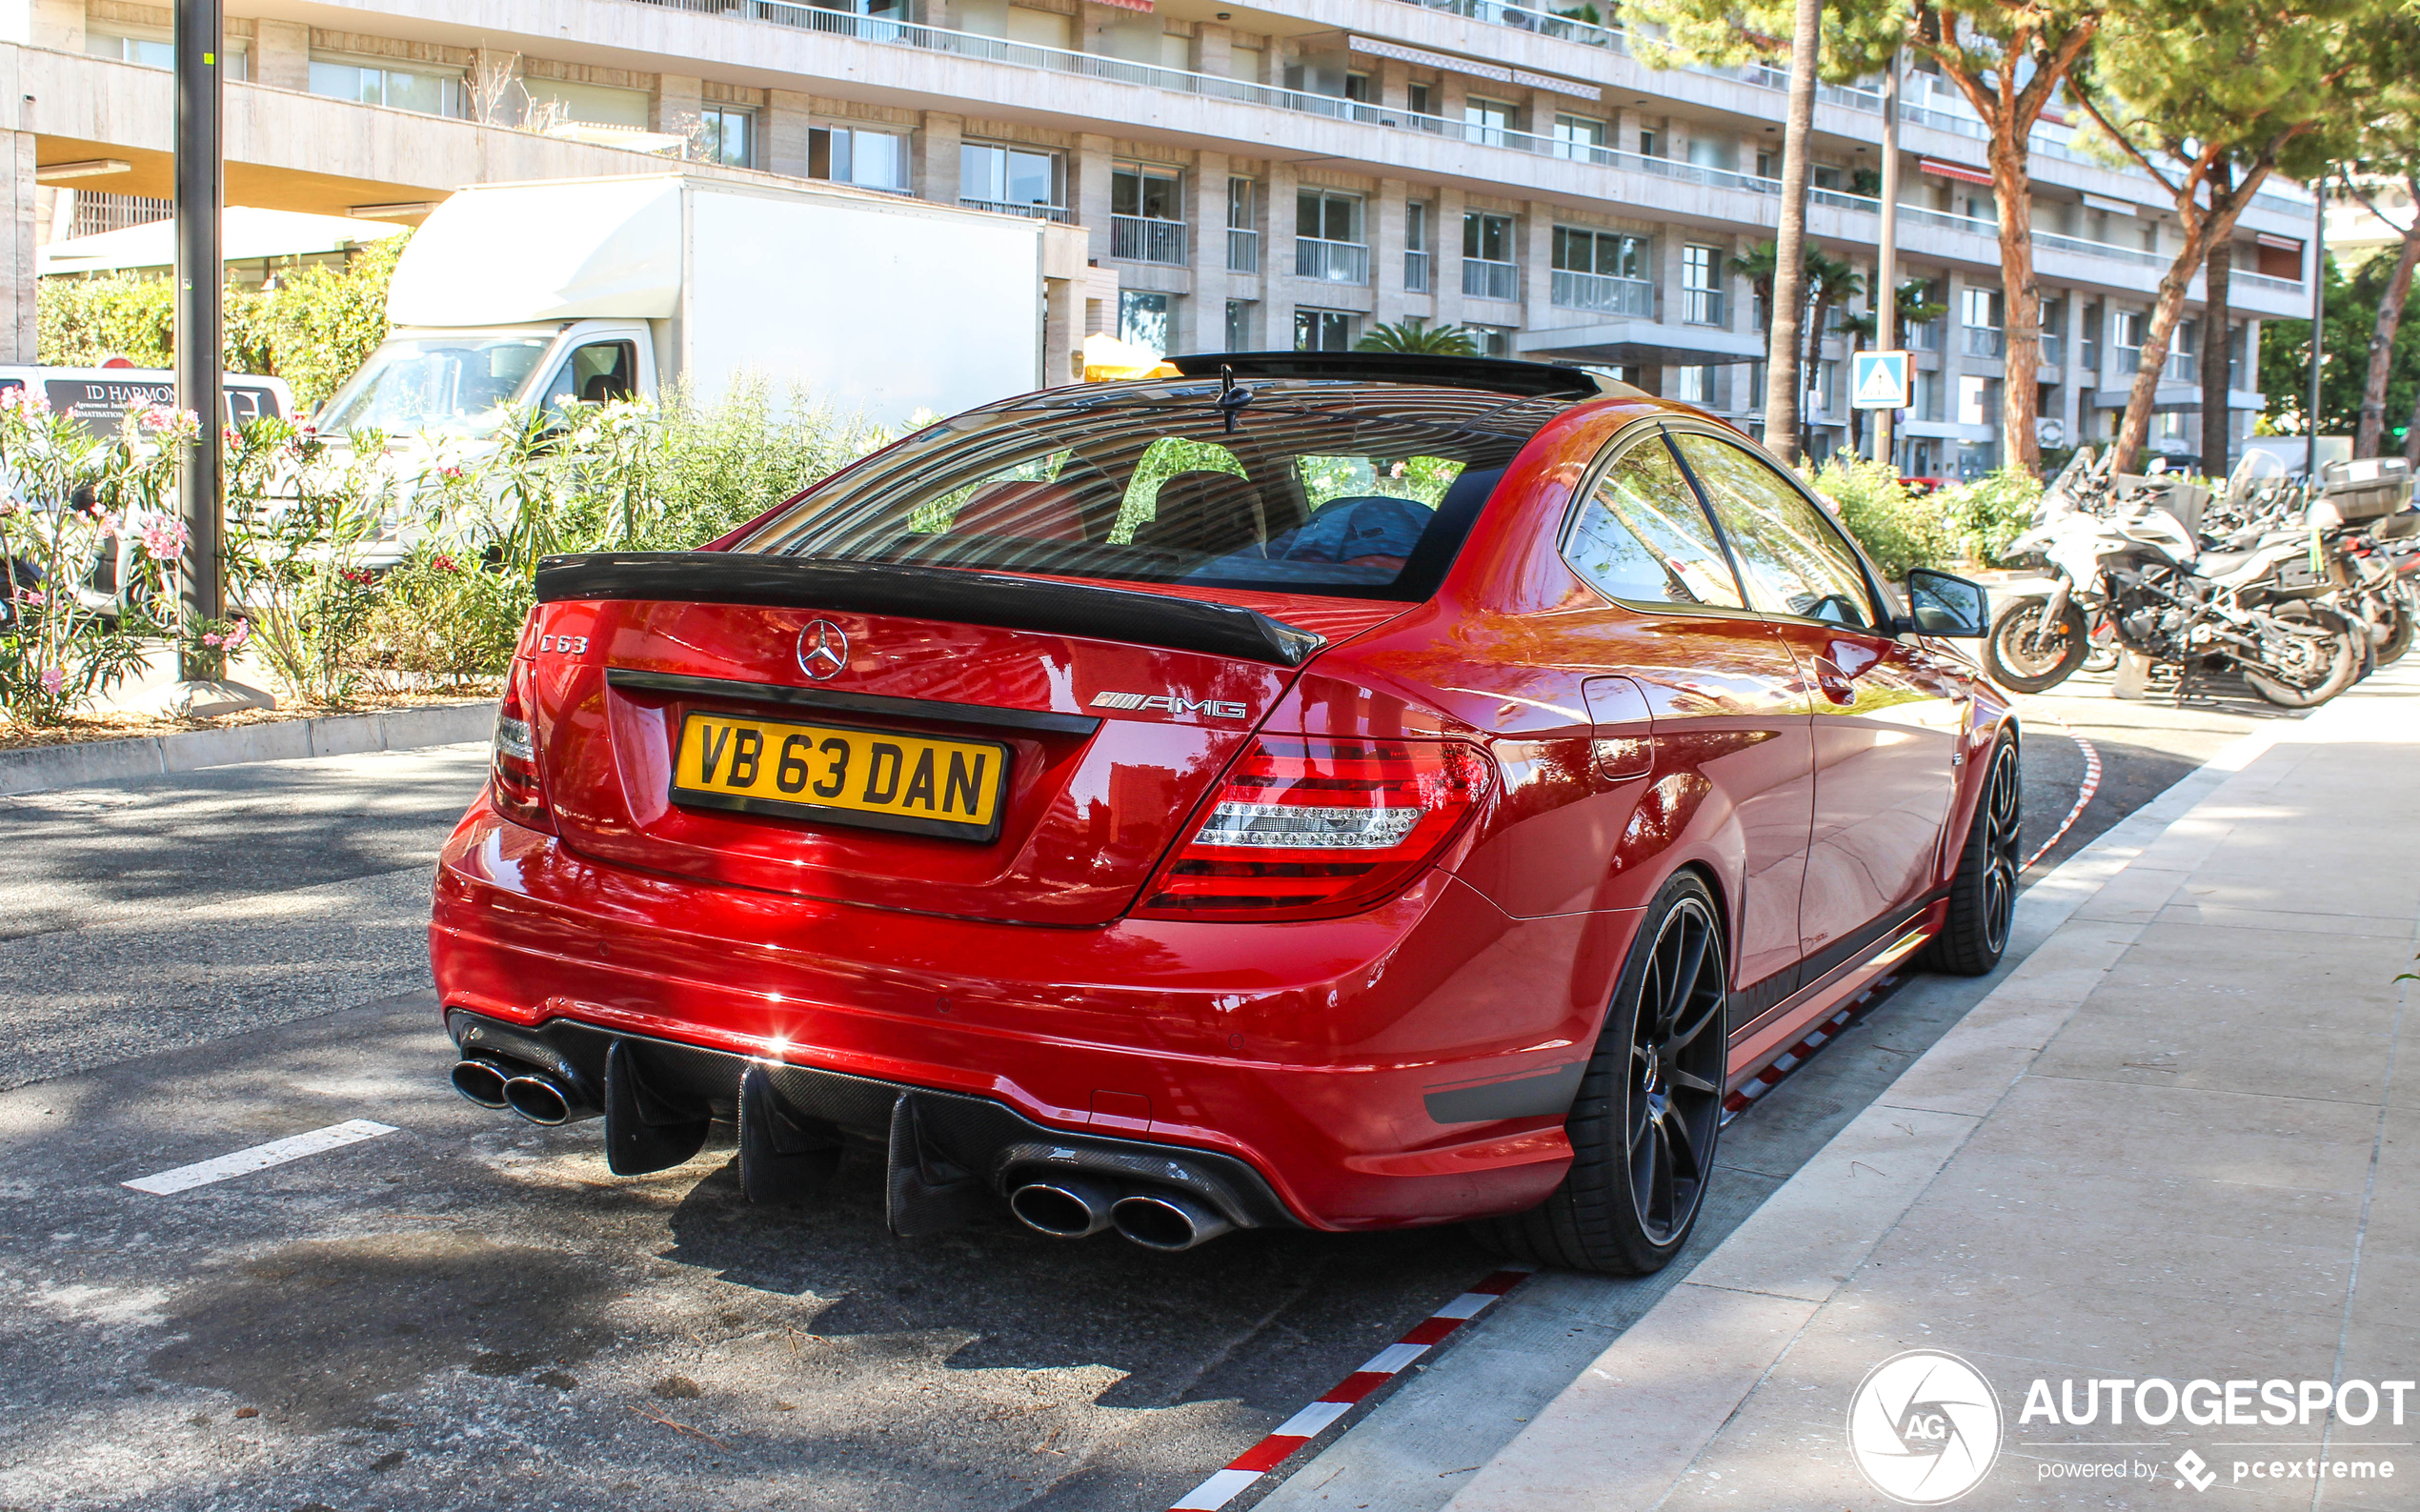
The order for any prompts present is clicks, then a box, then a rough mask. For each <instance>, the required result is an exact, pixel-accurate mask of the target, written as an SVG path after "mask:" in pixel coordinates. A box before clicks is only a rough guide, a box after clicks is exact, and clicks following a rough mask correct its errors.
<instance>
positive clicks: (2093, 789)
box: [2017, 714, 2101, 872]
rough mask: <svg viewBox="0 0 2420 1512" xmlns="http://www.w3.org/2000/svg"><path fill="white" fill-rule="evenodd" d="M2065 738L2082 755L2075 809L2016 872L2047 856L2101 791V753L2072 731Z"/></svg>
mask: <svg viewBox="0 0 2420 1512" xmlns="http://www.w3.org/2000/svg"><path fill="white" fill-rule="evenodd" d="M2049 717H2050V722H2051V723H2052V724H2055V725H2058V727H2059V728H2060V729H2062V730H2067V725H2066V724H2065V723H2064V722H2063V721H2061V719H2060V718H2059V716H2057V715H2055V714H2054V715H2052V716H2049ZM2067 738H2068V739H2070V740H2072V741H2074V742H2075V744H2076V749H2077V750H2079V751H2082V752H2083V753H2084V785H2083V786H2082V787H2080V788H2078V789H2076V791H2075V807H2073V808H2071V809H2069V810H2067V817H2066V818H2064V819H2061V820H2060V821H2059V827H2058V828H2057V829H2055V830H2052V831H2051V832H2050V837H2049V838H2048V839H2047V840H2044V841H2043V842H2042V848H2041V849H2040V850H2037V851H2035V852H2034V853H2033V854H2032V855H2031V856H2028V857H2026V858H2025V865H2023V866H2020V867H2018V868H2017V870H2018V871H2021V872H2023V871H2029V870H2031V869H2032V866H2033V863H2034V862H2036V861H2038V860H2040V859H2042V858H2043V857H2046V856H2047V855H2049V854H2050V847H2051V846H2053V845H2056V844H2058V843H2059V841H2060V839H2061V838H2062V837H2064V836H2066V834H2067V831H2069V830H2071V829H2074V828H2075V821H2076V820H2078V819H2080V818H2082V817H2084V810H2085V808H2086V806H2087V805H2088V804H2090V803H2091V801H2092V795H2093V794H2095V793H2098V792H2100V791H2101V753H2100V752H2098V751H2095V750H2093V749H2092V742H2091V741H2089V740H2087V739H2086V738H2084V736H2080V735H2078V734H2076V733H2075V732H2074V731H2072V730H2067Z"/></svg>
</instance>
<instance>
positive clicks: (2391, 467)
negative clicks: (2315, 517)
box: [2319, 456, 2411, 525]
mask: <svg viewBox="0 0 2420 1512" xmlns="http://www.w3.org/2000/svg"><path fill="white" fill-rule="evenodd" d="M2319 478H2320V490H2319V496H2320V497H2321V498H2324V499H2326V500H2327V501H2328V502H2329V504H2332V505H2334V506H2335V509H2336V513H2337V514H2341V515H2343V516H2344V520H2345V523H2346V524H2348V525H2356V524H2359V523H2361V522H2362V521H2364V520H2376V519H2384V518H2386V517H2387V516H2388V515H2390V514H2394V513H2395V512H2396V511H2397V510H2400V509H2402V508H2403V507H2404V506H2405V505H2406V504H2409V503H2410V502H2411V470H2410V467H2409V466H2408V465H2406V463H2405V462H2404V460H2403V458H2401V457H2399V456H2395V457H2363V458H2362V459H2360V460H2359V461H2354V462H2329V463H2328V464H2326V465H2325V466H2323V467H2321V468H2320V470H2319Z"/></svg>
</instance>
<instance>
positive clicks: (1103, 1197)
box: [1008, 1178, 1117, 1239]
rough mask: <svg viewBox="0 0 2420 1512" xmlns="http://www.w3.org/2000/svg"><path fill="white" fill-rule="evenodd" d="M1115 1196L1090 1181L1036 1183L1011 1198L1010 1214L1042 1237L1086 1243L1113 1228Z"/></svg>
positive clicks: (1067, 1179)
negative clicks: (1111, 1211)
mask: <svg viewBox="0 0 2420 1512" xmlns="http://www.w3.org/2000/svg"><path fill="white" fill-rule="evenodd" d="M1116 1201H1117V1196H1116V1194H1115V1193H1112V1192H1108V1191H1104V1190H1103V1189H1101V1188H1100V1187H1099V1186H1096V1185H1094V1184H1093V1183H1092V1182H1090V1181H1086V1180H1081V1179H1075V1178H1063V1179H1059V1180H1053V1181H1033V1182H1029V1183H1027V1184H1026V1185H1024V1186H1020V1187H1018V1189H1017V1190H1016V1191H1014V1192H1011V1193H1010V1194H1009V1195H1008V1210H1009V1211H1010V1212H1011V1213H1014V1214H1016V1215H1017V1220H1018V1222H1020V1223H1022V1224H1024V1225H1025V1226H1026V1227H1027V1228H1030V1229H1032V1230H1034V1231H1035V1232H1036V1233H1038V1234H1048V1235H1050V1236H1051V1237H1052V1238H1054V1239H1085V1238H1088V1237H1090V1236H1092V1235H1095V1234H1098V1233H1099V1232H1100V1231H1101V1230H1102V1229H1105V1228H1107V1227H1109V1224H1110V1219H1109V1209H1110V1207H1111V1205H1112V1204H1114V1203H1115V1202H1116Z"/></svg>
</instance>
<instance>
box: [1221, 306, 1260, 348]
mask: <svg viewBox="0 0 2420 1512" xmlns="http://www.w3.org/2000/svg"><path fill="white" fill-rule="evenodd" d="M1252 306H1253V301H1252V300H1249V299H1230V300H1228V301H1227V331H1226V336H1227V346H1226V350H1227V351H1229V352H1250V351H1252V350H1253V346H1252Z"/></svg>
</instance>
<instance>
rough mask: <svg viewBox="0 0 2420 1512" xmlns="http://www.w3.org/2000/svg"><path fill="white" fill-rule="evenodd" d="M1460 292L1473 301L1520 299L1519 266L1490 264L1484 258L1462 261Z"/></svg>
mask: <svg viewBox="0 0 2420 1512" xmlns="http://www.w3.org/2000/svg"><path fill="white" fill-rule="evenodd" d="M1462 292H1463V293H1464V294H1466V295H1468V296H1469V297H1470V298H1473V299H1518V298H1520V297H1521V265H1520V264H1519V263H1500V262H1490V261H1488V260H1487V259H1486V258H1484V257H1465V258H1463V259H1462Z"/></svg>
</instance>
